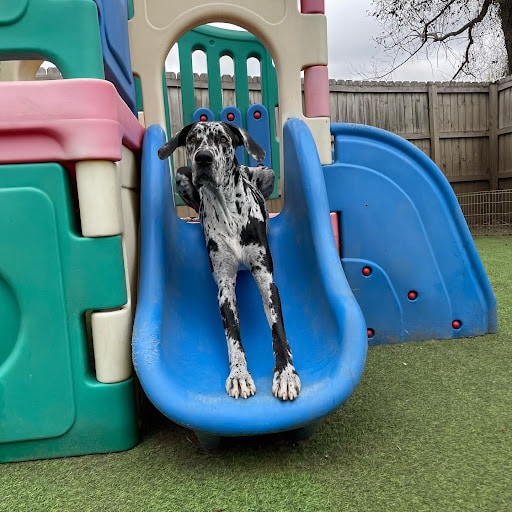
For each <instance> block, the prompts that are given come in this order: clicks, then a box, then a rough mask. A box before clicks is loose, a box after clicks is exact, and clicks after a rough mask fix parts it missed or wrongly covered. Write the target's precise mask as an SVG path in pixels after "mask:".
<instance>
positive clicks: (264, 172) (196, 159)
mask: <svg viewBox="0 0 512 512" xmlns="http://www.w3.org/2000/svg"><path fill="white" fill-rule="evenodd" d="M181 146H185V148H186V153H187V158H188V160H189V163H190V166H186V167H181V168H180V169H178V170H177V172H176V189H177V192H178V194H179V195H180V196H181V198H182V199H183V201H184V202H185V204H187V205H188V206H190V207H191V208H194V209H195V210H196V211H197V212H199V221H200V223H201V226H202V229H203V233H204V238H205V242H206V248H207V252H208V257H209V261H210V267H211V270H212V274H213V277H214V280H215V282H216V284H217V288H218V295H217V299H218V303H219V309H220V315H221V318H222V323H223V326H224V333H225V336H226V341H227V346H228V356H229V370H230V371H229V376H228V378H227V380H226V391H227V394H228V395H229V396H231V397H233V398H239V397H242V398H249V397H250V396H252V395H254V394H255V393H256V386H255V385H254V381H253V378H252V376H251V374H250V373H249V371H248V369H247V360H246V354H245V350H244V347H243V345H242V340H241V337H240V323H239V314H238V307H237V302H236V296H235V284H236V277H237V272H238V270H239V268H240V267H241V266H243V267H246V268H247V269H248V270H249V271H250V272H251V274H252V276H253V277H254V279H255V281H256V283H257V285H258V289H259V291H260V294H261V297H262V300H263V307H264V310H265V316H266V318H267V321H268V324H269V326H270V329H271V331H272V348H273V352H274V357H275V367H274V375H273V382H272V393H273V395H274V396H275V397H277V398H279V399H281V400H294V399H296V398H297V396H298V395H299V392H300V388H301V382H300V378H299V375H298V373H297V371H296V369H295V367H294V365H293V361H292V353H291V349H290V345H289V343H288V339H287V337H286V333H285V327H284V321H283V314H282V310H281V300H280V297H279V290H278V288H277V286H276V284H275V283H274V268H273V262H272V256H271V254H270V249H269V245H268V239H267V229H268V211H267V207H266V203H265V199H268V197H269V196H270V194H271V193H272V190H273V188H274V179H275V177H274V171H273V170H272V169H270V168H269V167H247V166H245V165H240V164H239V163H238V161H237V159H236V156H235V150H236V148H237V147H239V146H244V147H245V149H246V151H247V152H248V153H249V155H251V156H252V157H253V158H254V159H255V160H256V161H257V162H261V161H262V160H263V158H264V157H265V152H264V150H263V149H262V148H261V147H260V146H259V145H258V144H257V143H256V142H255V141H254V139H252V137H251V136H250V135H249V134H248V133H247V131H245V130H244V129H242V128H239V127H236V126H234V125H231V124H228V123H223V122H196V123H192V124H189V125H188V126H185V127H184V128H183V129H182V130H181V131H179V132H178V133H177V134H176V135H175V136H174V137H173V138H172V139H170V140H169V141H168V142H166V143H165V144H164V145H163V146H162V147H161V148H160V149H159V150H158V156H159V157H160V158H161V159H162V160H163V159H165V158H167V157H169V156H170V155H171V154H172V153H173V152H174V151H175V150H176V149H177V148H178V147H181Z"/></svg>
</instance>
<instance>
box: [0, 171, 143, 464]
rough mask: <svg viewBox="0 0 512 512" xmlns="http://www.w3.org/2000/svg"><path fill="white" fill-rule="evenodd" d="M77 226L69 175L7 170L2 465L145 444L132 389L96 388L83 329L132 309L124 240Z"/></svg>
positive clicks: (1, 186)
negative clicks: (93, 318) (89, 316)
mask: <svg viewBox="0 0 512 512" xmlns="http://www.w3.org/2000/svg"><path fill="white" fill-rule="evenodd" d="M77 226H78V222H77V219H76V215H75V210H74V204H73V200H72V197H71V193H70V183H69V176H68V173H67V171H66V170H65V169H64V168H62V167H61V166H60V165H58V164H51V163H49V164H23V165H21V164H20V165H3V166H0V332H2V333H3V334H2V336H1V337H0V462H6V461H14V460H26V459H34V458H48V457H62V456H67V455H79V454H86V453H98V452H109V451H119V450H125V449H128V448H131V447H132V446H134V444H135V443H136V442H137V425H136V411H135V396H134V383H133V379H128V380H127V381H125V382H121V383H118V384H102V383H99V382H98V381H97V380H96V378H95V375H94V372H93V370H92V369H91V368H90V363H89V361H90V356H89V350H88V343H87V337H86V328H85V319H84V317H85V312H86V311H88V310H102V309H108V308H116V307H120V306H122V305H123V304H125V303H126V286H125V276H124V265H123V254H122V245H121V237H120V236H114V237H105V238H84V237H82V236H81V235H80V233H79V231H78V227H77ZM4 334H5V335H4Z"/></svg>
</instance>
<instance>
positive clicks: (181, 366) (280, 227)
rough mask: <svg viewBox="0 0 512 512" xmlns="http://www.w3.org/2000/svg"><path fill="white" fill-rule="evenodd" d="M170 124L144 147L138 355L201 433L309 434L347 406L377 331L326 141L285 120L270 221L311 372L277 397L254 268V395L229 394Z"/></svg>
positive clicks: (153, 381)
mask: <svg viewBox="0 0 512 512" xmlns="http://www.w3.org/2000/svg"><path fill="white" fill-rule="evenodd" d="M164 141H165V134H164V132H163V130H162V129H161V128H160V127H158V126H151V127H149V128H148V130H147V133H146V136H145V141H144V147H143V156H142V159H143V161H142V185H141V261H140V287H139V297H138V305H137V312H136V318H135V325H134V333H133V361H134V365H135V369H136V371H137V374H138V376H139V379H140V382H141V385H142V387H143V389H144V391H145V393H146V395H147V397H148V398H149V399H150V400H151V401H152V402H153V404H154V405H155V406H156V407H157V408H158V409H159V410H160V411H161V412H162V413H163V414H165V415H166V416H167V417H169V418H170V419H172V420H173V421H175V422H176V423H178V424H181V425H183V426H185V427H188V428H190V429H192V430H194V431H195V432H196V434H197V435H198V437H199V439H200V440H202V441H204V440H207V441H208V440H209V439H213V440H214V439H217V438H218V437H221V436H238V435H256V434H266V433H272V432H279V431H286V430H298V431H299V432H302V433H307V432H308V430H311V429H312V428H313V427H314V426H315V425H316V424H317V423H318V422H319V420H320V419H321V418H322V417H324V416H325V415H327V414H328V413H329V412H331V411H332V410H334V409H335V408H337V407H338V406H339V405H341V404H342V403H343V402H344V401H345V400H346V399H347V398H348V397H349V396H350V394H351V393H352V391H353V390H354V388H355V387H356V385H357V384H358V382H359V381H360V378H361V376H362V372H363V368H364V364H365V358H366V351H367V331H366V325H365V322H364V318H363V315H362V312H361V310H360V308H359V305H358V304H357V302H356V300H355V298H354V296H353V294H352V292H351V290H350V287H349V285H348V283H347V280H346V278H345V275H344V273H343V270H342V266H341V264H340V258H339V254H338V252H337V250H336V247H335V242H334V237H333V233H332V230H331V223H330V217H329V207H328V200H327V193H326V189H325V183H324V177H323V172H322V166H321V164H320V161H319V158H318V154H317V151H316V146H315V143H314V141H313V138H312V136H311V133H310V131H309V129H308V128H307V126H306V124H305V123H304V122H302V121H301V120H298V119H290V120H289V121H288V122H287V123H286V124H285V127H284V134H283V142H284V162H285V171H284V174H285V176H286V178H285V206H284V208H283V210H282V212H281V213H280V214H279V215H278V216H276V217H274V218H272V219H271V221H270V229H269V243H270V246H271V250H272V254H273V258H274V265H275V279H276V283H277V285H278V286H279V289H280V293H281V300H282V306H283V314H284V320H285V325H286V330H287V334H288V338H289V340H290V344H291V347H292V350H293V355H294V363H295V366H296V368H297V370H298V372H299V374H300V377H301V380H302V391H301V394H300V396H299V397H298V399H297V400H295V401H293V402H282V401H280V400H278V399H277V398H275V397H273V396H272V393H271V387H272V376H273V372H272V370H273V366H274V359H273V354H272V339H271V333H270V330H269V328H268V325H267V323H266V320H265V316H264V313H263V306H262V303H261V299H260V296H259V293H258V291H257V288H256V285H255V284H254V282H253V279H252V277H251V275H250V274H249V273H248V272H247V271H244V270H241V271H240V272H239V275H238V282H237V297H238V303H239V309H240V322H241V334H242V340H243V343H244V346H245V349H246V353H247V360H248V366H249V370H250V371H251V373H252V375H253V378H254V380H255V384H256V388H257V392H256V395H255V396H253V397H251V398H249V399H247V400H244V399H238V400H235V399H233V398H230V397H228V395H227V394H226V391H225V388H224V384H225V380H226V377H227V375H228V356H227V348H226V341H225V338H224V332H223V328H222V323H221V319H220V315H219V311H218V306H217V298H216V297H217V289H216V286H215V283H214V281H213V278H212V275H211V271H210V267H209V263H208V258H207V253H206V248H205V244H204V239H203V235H202V231H201V227H200V225H199V224H193V223H186V222H184V221H183V220H181V219H180V218H178V216H177V214H176V212H175V208H174V204H173V199H172V198H173V194H172V189H171V179H170V174H169V165H168V162H167V161H160V160H159V159H158V156H157V150H158V148H159V147H160V146H161V145H162V144H163V143H164Z"/></svg>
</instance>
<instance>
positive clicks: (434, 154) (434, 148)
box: [427, 82, 441, 167]
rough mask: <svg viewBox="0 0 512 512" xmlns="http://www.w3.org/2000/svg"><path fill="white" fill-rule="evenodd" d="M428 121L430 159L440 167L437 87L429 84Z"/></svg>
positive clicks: (431, 83)
mask: <svg viewBox="0 0 512 512" xmlns="http://www.w3.org/2000/svg"><path fill="white" fill-rule="evenodd" d="M427 89H428V119H429V129H430V158H431V159H432V160H433V161H434V162H435V163H436V164H437V166H438V167H441V162H439V158H440V157H441V150H440V147H439V104H438V101H437V86H436V84H435V83H433V82H429V83H428V86H427Z"/></svg>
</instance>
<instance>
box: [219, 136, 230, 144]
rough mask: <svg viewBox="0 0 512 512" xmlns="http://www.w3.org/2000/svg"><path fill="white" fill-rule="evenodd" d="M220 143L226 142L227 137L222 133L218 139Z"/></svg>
mask: <svg viewBox="0 0 512 512" xmlns="http://www.w3.org/2000/svg"><path fill="white" fill-rule="evenodd" d="M219 140H220V143H221V144H227V143H228V138H227V137H226V136H225V135H222V137H221V138H220V139H219Z"/></svg>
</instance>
